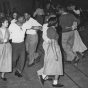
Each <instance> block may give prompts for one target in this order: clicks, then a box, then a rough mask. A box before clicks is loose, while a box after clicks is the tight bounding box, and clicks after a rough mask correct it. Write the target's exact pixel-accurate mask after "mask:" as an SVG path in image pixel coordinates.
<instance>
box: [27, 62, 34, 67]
mask: <svg viewBox="0 0 88 88" xmlns="http://www.w3.org/2000/svg"><path fill="white" fill-rule="evenodd" d="M33 65H35V63H34V62H33V63H32V64H30V65H29V64H28V65H27V67H32V66H33Z"/></svg>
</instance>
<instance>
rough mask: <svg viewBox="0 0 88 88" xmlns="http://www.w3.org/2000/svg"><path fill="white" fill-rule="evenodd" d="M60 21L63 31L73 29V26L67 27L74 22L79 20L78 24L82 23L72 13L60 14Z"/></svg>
mask: <svg viewBox="0 0 88 88" xmlns="http://www.w3.org/2000/svg"><path fill="white" fill-rule="evenodd" d="M59 21H60V22H59V25H60V26H61V27H62V31H66V30H67V31H68V30H72V29H71V28H70V29H66V27H71V26H72V25H73V22H77V23H78V24H79V23H80V21H79V20H78V19H77V18H76V17H75V16H74V15H73V14H71V13H67V14H63V15H62V16H60V18H59Z"/></svg>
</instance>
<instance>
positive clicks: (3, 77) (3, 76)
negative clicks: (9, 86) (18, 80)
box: [1, 72, 7, 81]
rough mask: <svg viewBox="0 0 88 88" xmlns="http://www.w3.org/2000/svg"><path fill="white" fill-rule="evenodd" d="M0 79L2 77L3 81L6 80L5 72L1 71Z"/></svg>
mask: <svg viewBox="0 0 88 88" xmlns="http://www.w3.org/2000/svg"><path fill="white" fill-rule="evenodd" d="M1 79H2V80H3V81H7V79H6V78H5V72H2V74H1Z"/></svg>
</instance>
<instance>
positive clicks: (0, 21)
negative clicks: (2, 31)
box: [0, 17, 8, 27]
mask: <svg viewBox="0 0 88 88" xmlns="http://www.w3.org/2000/svg"><path fill="white" fill-rule="evenodd" d="M6 20H7V21H8V19H7V18H6V17H2V18H0V27H1V26H2V23H4V22H5V21H6Z"/></svg>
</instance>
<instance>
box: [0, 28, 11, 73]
mask: <svg viewBox="0 0 88 88" xmlns="http://www.w3.org/2000/svg"><path fill="white" fill-rule="evenodd" d="M3 39H6V40H8V39H9V32H8V30H6V31H1V29H0V41H1V40H3ZM11 71H12V47H11V44H10V43H9V42H8V43H6V44H5V43H3V44H2V43H0V72H11Z"/></svg>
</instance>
